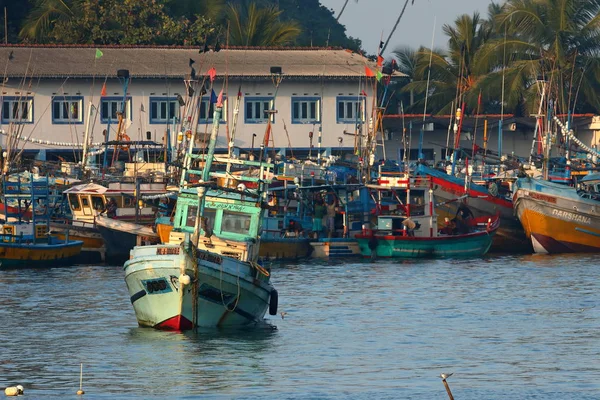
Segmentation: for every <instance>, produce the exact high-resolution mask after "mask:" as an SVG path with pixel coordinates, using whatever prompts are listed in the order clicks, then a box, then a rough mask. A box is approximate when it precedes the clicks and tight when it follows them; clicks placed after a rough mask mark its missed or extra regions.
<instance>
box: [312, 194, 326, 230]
mask: <svg viewBox="0 0 600 400" xmlns="http://www.w3.org/2000/svg"><path fill="white" fill-rule="evenodd" d="M326 212H327V210H326V208H325V205H324V204H323V199H321V198H320V197H318V198H317V199H316V201H315V210H314V213H313V224H312V231H313V233H314V235H315V239H318V238H319V236H320V235H321V232H323V217H324V216H325V213H326Z"/></svg>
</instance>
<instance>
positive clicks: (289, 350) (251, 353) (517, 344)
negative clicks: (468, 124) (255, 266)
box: [0, 256, 600, 400]
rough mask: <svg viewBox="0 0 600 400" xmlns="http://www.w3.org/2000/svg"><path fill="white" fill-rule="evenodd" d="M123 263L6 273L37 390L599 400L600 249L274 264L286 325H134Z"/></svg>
mask: <svg viewBox="0 0 600 400" xmlns="http://www.w3.org/2000/svg"><path fill="white" fill-rule="evenodd" d="M123 277H124V274H123V271H122V269H121V268H119V267H96V266H93V267H90V266H78V267H71V268H53V269H46V270H24V271H0V300H1V307H0V322H1V323H0V338H1V345H0V388H1V389H3V388H4V387H6V386H9V385H14V384H19V383H20V384H22V385H23V386H24V387H25V394H26V398H32V399H37V398H59V399H69V398H72V399H75V398H77V396H76V395H75V392H76V391H77V389H78V388H79V365H80V363H83V364H84V371H83V372H84V373H83V378H84V382H83V388H84V390H85V391H86V395H85V397H84V398H85V399H96V398H102V399H113V398H128V399H149V398H167V397H169V398H207V399H230V398H261V399H263V398H270V399H337V398H348V399H399V398H400V399H447V398H448V397H447V395H446V392H445V390H444V387H443V385H442V382H441V380H440V378H439V374H440V373H441V372H453V373H454V375H453V376H452V377H451V378H450V379H449V380H448V383H449V385H450V388H451V389H452V392H453V394H454V397H455V398H456V399H457V400H459V399H507V398H510V399H550V398H552V399H599V398H600V381H599V377H600V294H599V293H600V290H599V286H600V262H599V261H598V259H597V256H490V257H488V258H486V259H478V260H461V261H448V260H437V261H424V262H390V261H384V260H380V261H377V262H374V263H371V262H362V261H343V262H342V261H337V262H330V263H326V262H322V263H317V262H314V261H311V262H310V263H299V264H286V265H274V266H273V282H274V284H275V285H276V287H277V289H278V291H279V297H280V304H279V309H280V311H284V312H286V313H287V315H286V316H285V319H282V318H281V317H280V316H277V317H270V322H271V323H272V324H273V325H275V326H276V327H277V329H276V330H273V331H270V330H260V331H242V332H223V331H208V332H199V333H186V334H180V333H169V332H159V331H155V330H152V329H147V328H139V327H138V326H137V323H136V320H135V315H134V313H133V308H132V306H131V304H130V302H129V295H128V293H127V289H126V287H125V283H124V279H123Z"/></svg>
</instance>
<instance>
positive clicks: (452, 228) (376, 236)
mask: <svg viewBox="0 0 600 400" xmlns="http://www.w3.org/2000/svg"><path fill="white" fill-rule="evenodd" d="M378 183H379V184H377V185H371V184H370V185H367V188H369V190H371V191H372V193H373V194H374V196H375V197H376V199H377V201H378V206H377V208H376V212H377V213H378V215H377V226H376V229H369V228H365V229H364V230H363V232H362V233H360V234H358V235H356V238H357V240H358V245H359V247H360V251H361V253H362V255H363V256H365V257H397V258H425V257H479V256H483V255H484V254H486V253H487V252H488V250H489V249H490V246H491V244H492V239H493V237H494V234H495V233H496V231H497V229H498V226H499V225H500V219H499V214H496V215H493V216H483V217H474V216H473V214H472V212H470V211H467V210H468V207H467V206H466V205H464V204H463V207H462V210H465V211H464V213H463V212H461V213H459V214H457V215H456V217H454V218H452V219H450V218H448V217H447V218H446V220H445V226H444V227H443V228H441V229H440V228H438V223H437V214H436V212H435V203H434V197H433V191H434V190H433V183H432V180H431V179H429V178H427V177H416V178H413V177H409V176H403V177H402V176H397V177H392V178H389V177H382V178H380V179H379V182H378ZM404 199H405V200H404ZM391 200H395V201H396V204H393V203H392V202H391ZM385 203H387V204H386V205H384V204H385Z"/></svg>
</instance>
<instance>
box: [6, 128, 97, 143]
mask: <svg viewBox="0 0 600 400" xmlns="http://www.w3.org/2000/svg"><path fill="white" fill-rule="evenodd" d="M0 135H4V136H12V137H14V138H17V139H18V140H22V141H24V142H30V143H38V144H43V145H46V146H59V147H83V143H66V142H52V141H50V140H42V139H36V138H29V137H27V138H26V137H22V136H19V135H18V134H17V133H16V132H12V133H8V132H6V131H5V130H4V129H2V130H0ZM103 145H104V143H92V145H91V147H100V146H103Z"/></svg>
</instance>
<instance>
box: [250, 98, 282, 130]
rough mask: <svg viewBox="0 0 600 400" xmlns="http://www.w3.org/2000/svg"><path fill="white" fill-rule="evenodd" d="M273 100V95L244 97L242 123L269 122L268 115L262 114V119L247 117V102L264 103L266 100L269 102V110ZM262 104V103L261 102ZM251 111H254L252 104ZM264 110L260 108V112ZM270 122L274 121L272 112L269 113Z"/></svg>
mask: <svg viewBox="0 0 600 400" xmlns="http://www.w3.org/2000/svg"><path fill="white" fill-rule="evenodd" d="M274 101H275V98H274V97H273V96H248V97H245V98H244V123H245V124H266V123H268V122H269V117H268V116H266V115H265V116H264V117H263V118H262V119H257V118H253V117H249V116H248V112H247V111H248V103H250V102H252V103H265V102H268V103H269V108H268V110H267V111H269V110H271V109H272V108H273V102H274ZM263 105H264V104H263ZM252 111H254V105H253V107H252ZM264 112H265V110H262V113H263V114H264ZM270 118H271V124H274V123H275V116H274V115H273V114H271V117H270Z"/></svg>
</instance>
